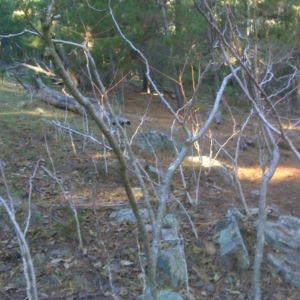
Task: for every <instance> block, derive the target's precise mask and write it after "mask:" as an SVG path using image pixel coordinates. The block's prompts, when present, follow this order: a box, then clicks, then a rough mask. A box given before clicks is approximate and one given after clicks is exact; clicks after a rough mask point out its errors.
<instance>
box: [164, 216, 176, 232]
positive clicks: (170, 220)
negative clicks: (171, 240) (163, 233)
mask: <svg viewBox="0 0 300 300" xmlns="http://www.w3.org/2000/svg"><path fill="white" fill-rule="evenodd" d="M163 227H164V228H173V229H175V230H177V231H179V223H178V221H177V219H176V217H175V216H174V215H172V214H168V215H166V216H165V217H164V219H163Z"/></svg>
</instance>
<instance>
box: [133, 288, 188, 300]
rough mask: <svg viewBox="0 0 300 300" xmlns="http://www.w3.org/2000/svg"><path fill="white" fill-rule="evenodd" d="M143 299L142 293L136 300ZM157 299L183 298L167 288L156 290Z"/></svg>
mask: <svg viewBox="0 0 300 300" xmlns="http://www.w3.org/2000/svg"><path fill="white" fill-rule="evenodd" d="M143 299H144V297H143V296H142V295H141V296H138V297H137V300H143ZM157 300H183V298H182V296H181V295H180V294H178V293H175V292H172V291H169V290H161V291H157Z"/></svg>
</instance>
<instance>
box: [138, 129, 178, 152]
mask: <svg viewBox="0 0 300 300" xmlns="http://www.w3.org/2000/svg"><path fill="white" fill-rule="evenodd" d="M134 145H135V146H137V147H138V148H140V149H142V150H145V151H150V152H152V151H153V149H152V148H154V149H160V150H163V151H167V152H175V151H174V150H175V149H174V147H175V144H174V142H173V141H172V140H171V139H170V137H169V136H168V135H167V134H165V133H163V132H160V131H156V130H151V131H149V132H146V133H140V134H138V135H137V136H136V137H135V139H134Z"/></svg>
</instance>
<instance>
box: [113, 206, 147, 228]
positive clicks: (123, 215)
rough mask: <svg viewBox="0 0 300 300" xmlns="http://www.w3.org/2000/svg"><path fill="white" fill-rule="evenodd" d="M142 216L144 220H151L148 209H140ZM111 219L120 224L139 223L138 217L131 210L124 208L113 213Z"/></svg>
mask: <svg viewBox="0 0 300 300" xmlns="http://www.w3.org/2000/svg"><path fill="white" fill-rule="evenodd" d="M140 214H141V215H142V218H143V219H144V220H149V219H150V216H149V212H148V210H147V209H146V208H142V209H140ZM109 218H110V219H115V220H116V221H117V222H118V223H119V224H123V223H131V224H134V223H136V222H137V220H136V217H135V215H134V213H133V211H132V209H131V208H124V209H121V210H118V211H113V212H112V213H111V214H110V215H109Z"/></svg>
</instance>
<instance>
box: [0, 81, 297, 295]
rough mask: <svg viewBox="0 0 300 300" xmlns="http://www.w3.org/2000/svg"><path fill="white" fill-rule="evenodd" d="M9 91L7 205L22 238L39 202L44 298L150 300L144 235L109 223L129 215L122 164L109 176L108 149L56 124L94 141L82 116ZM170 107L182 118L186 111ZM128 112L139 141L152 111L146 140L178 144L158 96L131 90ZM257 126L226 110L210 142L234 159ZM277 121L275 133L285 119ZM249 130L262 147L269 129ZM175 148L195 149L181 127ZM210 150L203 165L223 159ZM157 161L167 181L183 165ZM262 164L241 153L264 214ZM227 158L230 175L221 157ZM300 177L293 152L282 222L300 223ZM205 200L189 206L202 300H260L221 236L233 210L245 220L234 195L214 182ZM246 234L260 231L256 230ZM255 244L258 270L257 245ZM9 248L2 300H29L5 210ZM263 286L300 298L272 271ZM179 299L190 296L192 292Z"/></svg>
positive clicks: (285, 164)
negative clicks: (229, 260) (168, 138)
mask: <svg viewBox="0 0 300 300" xmlns="http://www.w3.org/2000/svg"><path fill="white" fill-rule="evenodd" d="M0 90H1V94H0V128H1V130H0V159H1V163H2V166H3V170H4V173H5V177H3V176H2V177H0V196H1V197H3V198H5V199H8V198H9V197H10V198H11V201H12V202H13V203H14V206H15V210H16V219H17V221H18V222H19V224H20V227H21V228H22V229H24V224H25V223H26V216H27V204H28V199H30V201H31V222H30V227H29V229H28V231H27V234H26V238H27V241H28V243H29V247H30V251H31V255H32V257H33V260H34V265H35V270H36V278H37V285H38V286H37V287H38V291H39V293H40V299H68V300H71V299H116V298H114V295H115V296H117V297H119V299H124V300H125V299H136V297H137V296H138V295H140V294H141V293H142V289H143V280H142V276H141V268H140V266H139V257H141V256H143V254H142V249H141V250H140V248H139V247H141V248H142V242H141V238H140V236H139V235H138V233H137V231H136V229H135V227H134V226H133V225H129V224H127V225H126V224H125V225H121V226H120V225H118V224H116V223H115V222H113V221H111V220H110V219H109V218H108V217H109V214H110V213H111V211H112V210H115V209H120V208H123V207H128V201H127V200H126V194H125V191H124V189H123V187H122V182H121V179H120V177H119V173H118V169H117V168H116V167H114V166H115V164H113V163H112V164H110V161H114V157H113V155H108V156H107V165H108V171H107V172H106V170H105V159H104V152H103V150H101V149H100V150H99V147H97V145H96V144H95V143H93V142H91V141H90V140H88V139H86V138H84V137H82V136H79V135H76V134H75V133H73V134H70V132H68V131H65V130H63V129H61V128H59V127H57V126H55V125H54V124H53V123H52V120H54V121H56V122H60V124H61V125H64V126H70V127H72V128H75V129H76V130H78V131H83V130H84V129H83V120H82V117H80V116H78V115H75V114H72V113H66V112H65V111H63V110H58V109H56V108H53V107H50V106H47V105H46V104H44V103H41V102H37V101H36V100H31V99H30V97H29V96H28V95H26V94H25V92H24V91H23V90H22V87H21V86H18V85H16V84H15V83H13V82H11V81H8V80H4V82H3V83H0ZM204 100H205V99H204ZM168 101H169V104H170V105H171V106H172V107H173V108H174V109H175V108H176V103H175V101H174V100H172V99H168ZM199 101H202V99H200V100H199ZM204 102H205V103H207V101H204ZM202 106H203V105H202ZM202 106H201V109H202V108H203V107H202ZM121 110H122V116H125V117H127V118H129V119H130V120H131V125H130V126H128V127H127V129H126V130H127V133H128V136H129V137H131V136H132V135H133V134H134V133H135V132H136V130H137V128H138V125H139V124H140V120H141V118H142V117H143V115H144V114H145V111H147V113H146V116H145V121H144V123H143V124H142V126H141V127H140V128H139V132H141V130H143V132H146V131H148V130H159V131H162V132H165V133H167V134H168V133H170V127H171V125H172V122H173V117H172V116H171V115H170V113H169V112H168V110H167V109H166V107H165V106H164V105H163V104H162V103H160V101H159V99H158V97H157V96H155V95H146V94H141V93H140V92H139V91H138V89H137V88H135V87H133V86H128V87H127V88H126V90H125V104H124V106H123V107H121ZM247 116H248V114H247V113H246V109H244V108H241V109H239V110H238V112H237V111H234V113H233V114H230V113H229V112H228V111H227V110H226V109H224V111H223V114H222V119H223V122H222V124H219V125H217V124H213V125H212V126H211V128H210V131H209V132H210V135H211V136H212V137H213V138H215V139H216V140H218V141H219V142H220V143H221V144H222V143H226V145H225V146H224V147H225V149H226V150H227V151H228V153H230V154H231V155H234V153H235V146H236V142H237V138H236V136H235V137H233V138H231V139H230V137H231V136H232V134H233V132H234V130H235V129H234V128H240V127H239V126H240V125H242V124H243V123H244V122H245V120H246V118H247ZM289 118H290V117H289ZM289 118H288V117H287V118H285V119H284V120H285V123H284V126H285V128H286V129H288V128H289V126H291V122H290V121H289ZM273 122H274V124H275V119H274V120H273ZM249 124H251V125H249V126H247V128H246V131H245V135H247V136H255V135H256V134H257V132H256V129H255V128H257V127H258V120H257V119H256V118H255V117H254V118H253V119H251V121H250V123H249ZM89 133H90V134H92V135H93V136H94V137H95V138H98V139H99V140H101V135H100V133H99V131H98V130H97V128H96V127H95V125H94V124H89ZM258 134H259V132H258ZM292 134H293V135H292V136H293V137H295V138H294V140H295V143H296V147H297V148H298V149H299V148H300V142H299V141H300V126H296V127H294V128H293V132H292ZM175 138H176V139H177V141H178V143H181V142H182V141H183V140H184V132H183V131H182V130H181V129H180V128H179V127H178V126H177V125H176V128H175ZM201 143H202V145H203V154H205V155H209V153H210V152H209V151H210V149H213V148H211V147H210V142H209V141H208V140H206V139H205V140H203V141H202V142H201ZM215 154H216V153H215V152H213V155H215ZM157 155H158V167H159V168H160V169H161V170H165V169H166V168H167V167H168V166H169V164H170V162H171V161H172V159H173V158H174V157H173V156H172V154H171V153H168V152H164V151H159V153H158V154H157ZM259 155H260V151H259V147H248V148H247V149H246V150H240V153H239V179H240V181H241V184H242V188H243V192H244V195H245V198H246V201H247V205H248V206H249V207H250V208H257V206H258V198H257V197H255V196H253V195H252V194H251V192H252V191H253V190H257V189H259V185H260V180H261V176H262V171H261V166H260V163H259ZM138 156H139V158H140V159H142V160H145V161H147V163H153V161H152V160H153V158H152V157H151V155H150V156H148V155H147V154H146V153H139V154H138ZM217 159H218V160H220V161H221V162H222V163H224V164H226V165H229V166H230V165H231V162H230V160H229V159H228V158H227V157H226V156H225V155H224V154H223V153H222V152H221V153H220V154H219V155H218V156H217ZM42 166H43V167H44V169H43V168H42ZM35 168H36V172H35V171H34V170H35ZM45 169H47V170H49V171H50V172H51V174H54V173H55V174H56V176H57V178H58V179H59V180H60V181H59V182H58V181H57V180H55V179H54V178H53V177H51V176H49V174H47V172H45ZM184 170H185V172H186V176H187V178H189V175H188V174H191V173H192V170H191V169H188V166H184ZM190 177H191V176H190ZM30 178H32V179H30ZM299 178H300V168H299V162H298V161H297V159H296V158H295V157H294V155H293V154H292V152H291V151H290V150H288V149H287V148H286V147H284V146H283V147H282V148H281V158H280V163H279V166H278V168H277V171H276V173H275V175H274V176H273V178H272V180H271V182H270V185H269V191H268V205H270V206H271V207H273V209H274V210H277V211H278V213H279V214H281V215H283V214H288V215H293V216H295V217H300V207H299V199H300V184H299ZM59 183H61V186H60V185H59ZM131 184H132V186H133V188H134V191H135V193H136V197H137V199H139V197H141V194H140V193H141V191H140V188H139V185H138V182H137V180H136V179H134V178H133V179H132V182H131ZM172 185H173V187H174V190H177V191H184V188H183V186H182V183H181V180H180V174H179V172H176V174H175V176H174V181H173V182H172ZM7 188H8V190H9V195H10V196H8V193H7ZM62 188H63V189H62ZM195 188H196V187H195V186H193V184H192V185H191V187H190V189H191V191H192V190H195ZM198 189H199V197H198V199H197V200H198V203H197V204H194V205H191V203H189V202H188V201H187V200H186V199H184V197H182V198H181V199H180V201H181V202H182V204H183V205H184V207H185V209H186V210H187V212H188V213H189V215H190V217H191V219H192V221H193V223H194V226H195V228H196V231H197V233H198V236H199V239H196V238H195V236H194V234H193V231H192V229H191V225H190V223H189V222H188V221H187V220H186V219H182V220H181V233H182V235H183V237H184V240H185V241H186V243H185V250H186V253H185V255H186V260H187V265H188V270H189V292H190V294H191V295H192V297H194V298H192V299H239V300H240V299H249V295H250V290H251V274H252V272H251V269H250V270H247V271H244V272H243V273H242V274H236V273H234V272H228V271H227V270H222V269H221V268H220V267H219V265H218V245H217V244H216V239H215V232H214V230H213V227H214V224H215V223H216V221H217V220H218V219H220V218H222V217H223V216H224V215H225V213H226V211H227V210H228V209H230V208H231V207H233V206H235V207H238V208H240V209H241V210H242V209H243V206H242V204H241V201H240V197H239V195H238V194H237V192H236V190H235V189H234V187H233V186H231V185H228V184H224V183H223V182H222V181H220V182H215V181H209V180H205V178H204V179H201V182H200V185H199V187H198ZM182 194H183V193H181V195H182ZM69 200H71V201H73V202H74V203H76V205H77V210H78V216H79V220H80V228H81V232H82V236H83V250H79V248H78V246H79V244H78V236H77V231H76V224H75V219H74V216H73V213H72V211H71V209H70V205H69V202H68V201H69ZM167 210H168V212H170V213H172V212H173V211H175V210H178V205H177V204H176V203H174V201H171V200H170V201H169V202H168V208H167ZM252 221H253V220H252ZM245 226H249V228H250V230H252V229H251V228H252V227H251V222H249V224H248V225H245ZM249 228H248V229H249ZM245 242H246V245H247V247H248V250H249V254H250V257H251V258H252V260H253V255H254V249H253V245H254V244H255V241H254V239H253V235H249V238H246V240H245ZM0 244H1V245H0V299H3V300H4V299H7V300H8V299H9V300H17V299H26V290H25V282H24V277H23V271H22V270H23V269H22V260H21V257H20V250H19V246H18V240H17V238H16V236H15V234H14V231H13V229H12V226H11V225H10V222H9V220H8V217H7V216H6V214H5V212H4V210H3V208H0ZM266 247H267V246H266ZM109 266H110V268H109ZM109 270H110V271H111V274H110V272H109ZM110 275H111V282H110V281H109V277H110ZM261 287H262V291H263V299H272V300H275V299H278V300H279V299H300V294H299V293H298V290H297V289H296V288H293V287H291V286H290V285H288V284H286V283H284V282H283V281H282V280H281V278H280V277H279V276H278V275H277V274H274V273H273V272H272V270H271V269H270V268H269V267H268V265H267V264H266V263H265V261H264V263H263V266H262V281H261ZM161 288H163V287H161ZM178 292H180V293H181V294H182V295H183V297H186V294H187V293H186V287H181V288H180V289H178ZM185 299H186V298H185Z"/></svg>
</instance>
